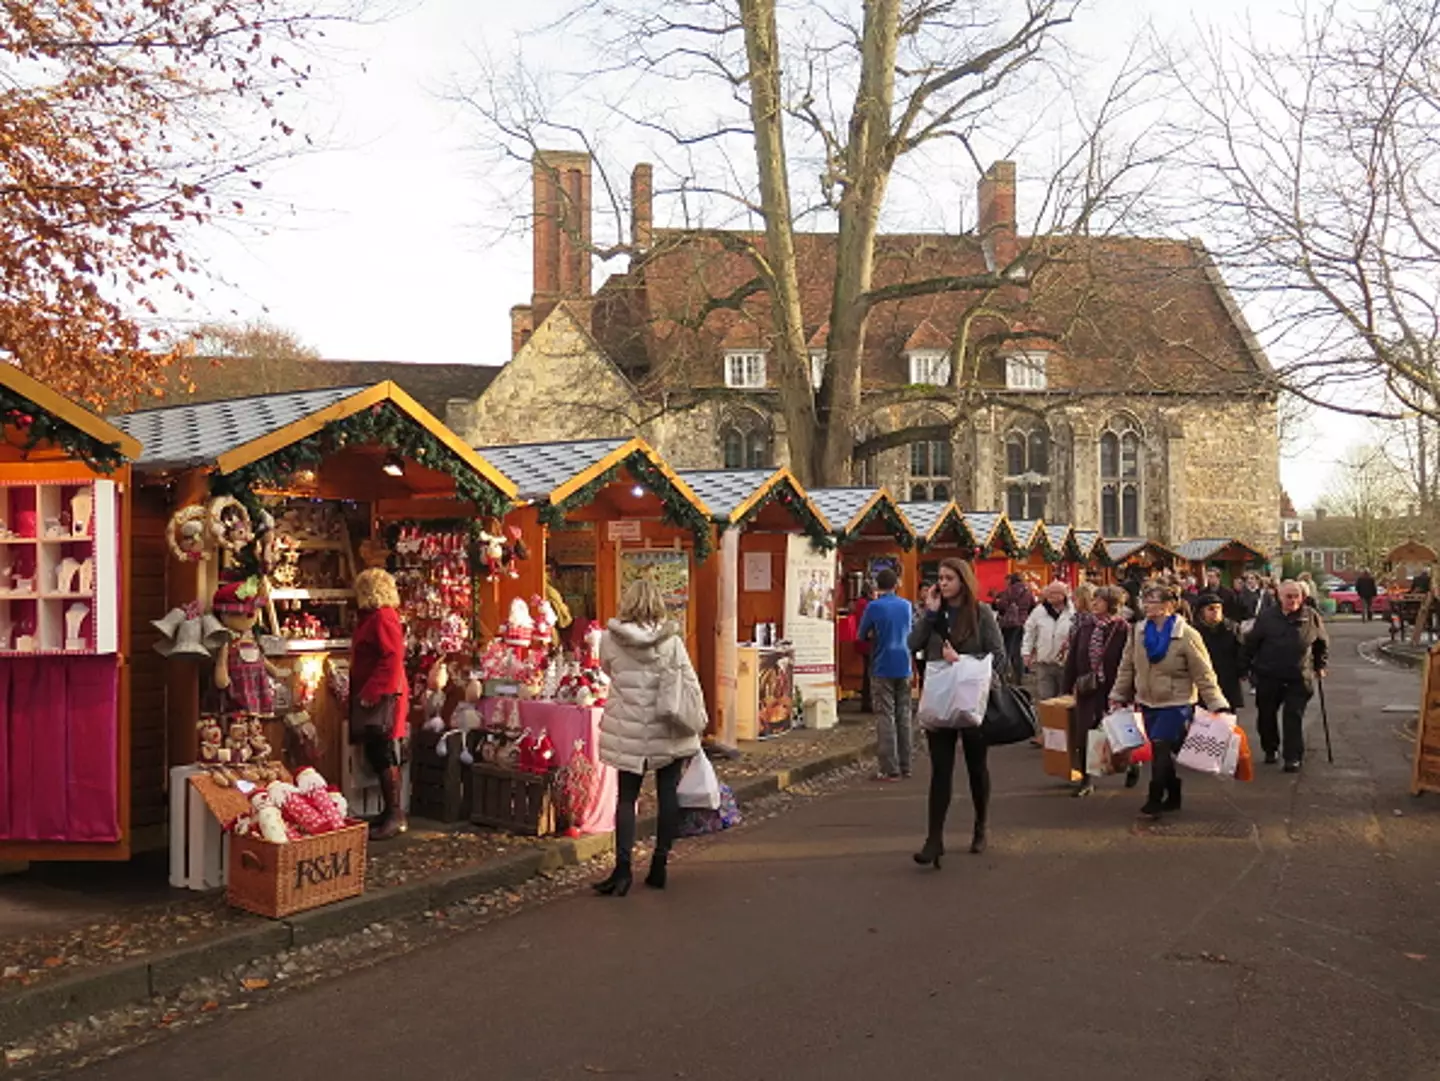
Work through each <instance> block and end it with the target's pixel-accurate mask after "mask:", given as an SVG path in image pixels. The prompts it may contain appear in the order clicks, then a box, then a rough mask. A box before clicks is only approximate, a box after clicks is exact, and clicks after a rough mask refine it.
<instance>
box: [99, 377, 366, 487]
mask: <svg viewBox="0 0 1440 1081" xmlns="http://www.w3.org/2000/svg"><path fill="white" fill-rule="evenodd" d="M364 389H365V388H364V387H334V388H331V389H328V390H310V391H303V392H301V393H298V394H263V395H259V396H256V397H251V398H232V399H229V400H227V401H221V402H203V403H199V404H191V405H172V406H169V407H165V408H160V409H145V410H141V411H139V412H135V413H126V414H124V415H123V416H118V417H112V418H111V423H113V424H114V425H115V426H116V427H117V428H119V429H120V430H121V431H123V432H125V433H126V434H128V435H131V436H134V437H135V438H136V439H138V440H140V443H141V444H142V446H143V448H144V449H143V450H142V451H141V453H140V457H139V458H138V459H136V462H135V464H136V465H137V466H140V467H141V468H145V469H191V468H194V467H195V466H200V465H208V464H210V463H212V462H214V461H215V460H216V459H218V458H219V457H220V455H222V454H224V453H226V452H227V451H231V450H234V449H236V448H237V447H242V446H244V445H245V444H246V443H250V442H253V441H254V440H256V439H261V438H263V437H264V436H267V435H270V434H272V433H273V432H278V431H279V430H280V429H281V428H284V427H286V426H287V425H290V424H294V423H295V422H296V421H298V420H303V419H304V418H305V417H308V416H311V415H312V414H314V413H318V412H319V411H320V410H322V409H326V408H328V407H330V406H332V405H334V404H335V403H337V402H342V401H344V400H345V399H346V398H348V397H350V396H351V395H352V394H358V393H360V391H362V390H364Z"/></svg>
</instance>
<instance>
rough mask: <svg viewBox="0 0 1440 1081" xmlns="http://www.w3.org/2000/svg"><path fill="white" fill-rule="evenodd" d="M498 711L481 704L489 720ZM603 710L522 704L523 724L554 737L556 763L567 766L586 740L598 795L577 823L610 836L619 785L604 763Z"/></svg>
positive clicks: (492, 704)
mask: <svg viewBox="0 0 1440 1081" xmlns="http://www.w3.org/2000/svg"><path fill="white" fill-rule="evenodd" d="M494 708H495V700H494V699H490V698H486V699H482V700H481V702H480V712H481V714H482V715H484V716H485V717H486V718H487V719H488V718H489V716H490V714H491V712H492V711H493V710H494ZM604 712H605V711H604V710H602V709H586V708H584V707H583V706H567V705H564V704H563V703H560V702H521V703H520V723H521V724H522V725H524V726H525V727H526V728H529V729H530V730H531V731H532V732H534V733H535V734H536V735H537V736H538V735H539V734H540V733H541V732H542V731H544V732H548V733H549V734H550V742H551V743H553V744H554V745H555V761H556V764H557V765H561V766H563V765H564V764H565V763H566V762H569V761H570V756H571V755H573V754H574V753H575V742H576V741H577V740H583V741H584V743H585V753H586V754H587V755H588V756H589V758H590V761H591V762H593V763H595V778H596V785H595V792H594V795H593V796H592V798H591V800H590V806H589V808H588V809H587V810H586V812H585V813H584V814H583V815H582V816H581V818H580V821H579V822H578V823H576V826H577V828H578V829H579V830H580V832H581V833H608V832H610V830H613V829H614V828H615V797H616V794H617V792H618V787H619V782H618V781H617V779H616V776H615V771H614V770H613V769H611V768H610V767H609V766H602V765H601V764H600V718H601V716H603V715H604Z"/></svg>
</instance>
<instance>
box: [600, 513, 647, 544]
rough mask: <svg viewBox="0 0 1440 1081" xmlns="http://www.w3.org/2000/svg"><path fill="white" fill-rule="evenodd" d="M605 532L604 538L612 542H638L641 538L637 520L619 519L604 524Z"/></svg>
mask: <svg viewBox="0 0 1440 1081" xmlns="http://www.w3.org/2000/svg"><path fill="white" fill-rule="evenodd" d="M605 531H606V536H607V537H609V539H610V540H612V541H638V540H640V538H641V537H642V536H643V534H642V533H641V530H640V519H638V518H621V519H619V520H617V521H613V522H606V523H605Z"/></svg>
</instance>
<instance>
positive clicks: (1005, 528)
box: [965, 511, 1020, 603]
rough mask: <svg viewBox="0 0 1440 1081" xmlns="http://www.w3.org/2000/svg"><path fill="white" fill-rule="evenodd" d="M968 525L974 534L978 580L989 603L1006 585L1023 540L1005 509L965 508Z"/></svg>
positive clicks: (976, 576)
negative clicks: (1018, 536)
mask: <svg viewBox="0 0 1440 1081" xmlns="http://www.w3.org/2000/svg"><path fill="white" fill-rule="evenodd" d="M965 526H966V528H967V529H969V530H970V534H971V536H973V537H974V538H975V556H974V564H975V583H976V586H977V587H978V588H979V590H980V601H981V603H989V602H990V601H992V600H994V599H995V598H996V597H997V596H999V594H1000V593H1001V592H1002V591H1003V590H1004V589H1005V584H1006V579H1007V578H1008V577H1009V575H1010V566H1011V561H1012V560H1013V559H1014V557H1015V556H1016V554H1017V553H1018V552H1019V550H1020V544H1019V541H1018V540H1017V538H1016V536H1015V530H1014V529H1013V528H1012V527H1011V525H1010V520H1009V519H1008V518H1006V517H1005V515H1004V514H1003V513H991V512H986V513H982V512H979V511H966V512H965Z"/></svg>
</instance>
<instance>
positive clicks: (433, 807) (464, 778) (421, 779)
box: [410, 730, 479, 822]
mask: <svg viewBox="0 0 1440 1081" xmlns="http://www.w3.org/2000/svg"><path fill="white" fill-rule="evenodd" d="M478 735H479V733H472V734H471V736H470V740H471V742H472V743H476V742H478V739H477V737H478ZM460 738H461V737H460V736H458V735H452V736H448V737H447V738H446V743H447V744H448V747H447V749H448V750H449V752H450V753H449V754H447V755H446V756H445V757H444V758H441V757H440V756H439V755H437V754H436V753H435V748H436V746H437V745H438V744H439V742H440V736H439V735H438V734H437V733H435V732H426V731H423V730H422V731H419V732H416V733H415V735H414V738H413V739H412V741H411V754H412V756H413V757H412V758H411V760H410V813H411V814H412V815H416V816H417V817H419V818H428V819H430V820H431V821H434V822H468V821H469V820H470V817H471V815H472V814H473V810H474V792H475V783H474V777H475V774H474V772H473V771H472V770H471V768H470V767H469V766H465V765H462V764H461V762H460Z"/></svg>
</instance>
